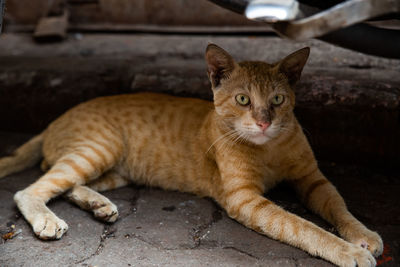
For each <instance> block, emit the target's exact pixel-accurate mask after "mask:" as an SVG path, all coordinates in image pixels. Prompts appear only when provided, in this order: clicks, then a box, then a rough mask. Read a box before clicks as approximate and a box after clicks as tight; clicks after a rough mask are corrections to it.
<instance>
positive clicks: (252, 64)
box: [239, 61, 286, 94]
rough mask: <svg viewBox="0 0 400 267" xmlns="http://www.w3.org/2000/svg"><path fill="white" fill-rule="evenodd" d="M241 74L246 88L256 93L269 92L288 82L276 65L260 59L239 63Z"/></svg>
mask: <svg viewBox="0 0 400 267" xmlns="http://www.w3.org/2000/svg"><path fill="white" fill-rule="evenodd" d="M239 66H240V71H239V76H240V77H241V80H242V82H244V83H245V84H244V86H245V89H247V90H249V91H251V92H253V93H255V92H259V93H261V94H269V93H271V92H272V91H275V90H276V89H277V88H281V87H282V86H284V85H285V84H286V81H285V79H284V76H283V75H282V74H281V73H279V72H278V71H277V70H276V68H274V65H271V64H268V63H265V62H260V61H244V62H240V63H239Z"/></svg>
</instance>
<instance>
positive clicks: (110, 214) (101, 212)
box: [93, 202, 118, 222]
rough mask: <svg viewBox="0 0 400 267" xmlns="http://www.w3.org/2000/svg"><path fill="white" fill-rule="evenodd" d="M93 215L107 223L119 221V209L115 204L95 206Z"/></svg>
mask: <svg viewBox="0 0 400 267" xmlns="http://www.w3.org/2000/svg"><path fill="white" fill-rule="evenodd" d="M93 214H94V216H95V217H96V218H98V219H100V220H102V221H105V222H115V221H116V220H117V219H118V209H117V206H115V205H114V204H113V203H111V202H110V203H106V204H102V205H94V207H93Z"/></svg>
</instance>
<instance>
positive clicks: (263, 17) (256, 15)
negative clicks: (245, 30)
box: [244, 0, 299, 22]
mask: <svg viewBox="0 0 400 267" xmlns="http://www.w3.org/2000/svg"><path fill="white" fill-rule="evenodd" d="M244 14H245V16H246V17H247V18H248V19H251V20H260V21H265V22H277V21H286V20H293V19H295V18H296V17H297V16H298V14H299V2H297V1H296V0H254V1H251V2H250V3H249V4H248V6H247V7H246V10H245V12H244Z"/></svg>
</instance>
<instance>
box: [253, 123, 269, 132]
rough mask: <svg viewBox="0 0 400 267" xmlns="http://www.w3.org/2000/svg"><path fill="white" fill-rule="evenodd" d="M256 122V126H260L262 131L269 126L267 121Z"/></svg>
mask: <svg viewBox="0 0 400 267" xmlns="http://www.w3.org/2000/svg"><path fill="white" fill-rule="evenodd" d="M256 124H257V126H258V127H260V128H261V130H263V131H264V130H265V129H267V128H268V126H269V123H268V122H263V121H258V122H257V123H256Z"/></svg>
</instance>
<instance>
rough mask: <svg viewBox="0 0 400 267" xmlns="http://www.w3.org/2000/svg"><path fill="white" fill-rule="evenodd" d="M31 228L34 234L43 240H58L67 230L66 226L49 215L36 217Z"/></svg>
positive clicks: (55, 217) (52, 215)
mask: <svg viewBox="0 0 400 267" xmlns="http://www.w3.org/2000/svg"><path fill="white" fill-rule="evenodd" d="M32 227H33V231H34V232H35V234H36V235H37V236H38V237H39V238H40V239H43V240H49V239H60V238H61V237H62V235H63V234H64V233H65V232H66V231H67V230H68V225H67V224H66V223H65V222H64V221H63V220H61V219H59V218H58V217H57V216H55V215H54V214H51V213H48V214H44V215H43V214H42V215H40V216H37V217H36V218H35V220H34V222H33V223H32Z"/></svg>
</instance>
